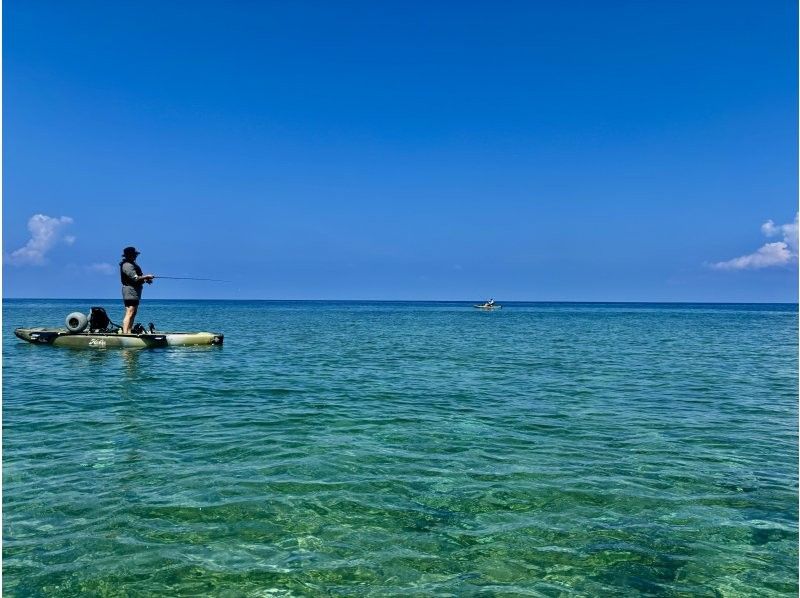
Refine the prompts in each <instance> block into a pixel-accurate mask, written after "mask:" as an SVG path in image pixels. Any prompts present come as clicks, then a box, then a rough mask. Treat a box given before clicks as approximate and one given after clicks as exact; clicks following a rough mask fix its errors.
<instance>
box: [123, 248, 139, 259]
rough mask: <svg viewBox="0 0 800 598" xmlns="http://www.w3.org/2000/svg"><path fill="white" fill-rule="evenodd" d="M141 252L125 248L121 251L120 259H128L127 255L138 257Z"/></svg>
mask: <svg viewBox="0 0 800 598" xmlns="http://www.w3.org/2000/svg"><path fill="white" fill-rule="evenodd" d="M140 253H141V252H139V251H136V247H126V248H125V249H123V250H122V257H128V256H129V255H134V256H136V255H139V254H140Z"/></svg>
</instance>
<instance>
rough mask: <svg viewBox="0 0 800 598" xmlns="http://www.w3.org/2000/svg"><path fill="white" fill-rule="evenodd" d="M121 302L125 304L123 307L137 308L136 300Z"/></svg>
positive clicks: (137, 301) (137, 302)
mask: <svg viewBox="0 0 800 598" xmlns="http://www.w3.org/2000/svg"><path fill="white" fill-rule="evenodd" d="M122 302H123V303H124V304H125V307H139V300H138V299H123V300H122Z"/></svg>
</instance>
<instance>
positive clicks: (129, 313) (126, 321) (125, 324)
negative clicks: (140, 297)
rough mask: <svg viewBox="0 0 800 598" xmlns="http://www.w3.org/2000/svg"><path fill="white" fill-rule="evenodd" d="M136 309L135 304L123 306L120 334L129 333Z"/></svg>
mask: <svg viewBox="0 0 800 598" xmlns="http://www.w3.org/2000/svg"><path fill="white" fill-rule="evenodd" d="M137 309H138V306H136V305H131V306H128V307H125V317H124V318H123V319H122V334H130V333H131V326H133V320H134V318H136V311H137Z"/></svg>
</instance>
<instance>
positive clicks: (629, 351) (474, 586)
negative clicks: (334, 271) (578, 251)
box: [3, 300, 798, 596]
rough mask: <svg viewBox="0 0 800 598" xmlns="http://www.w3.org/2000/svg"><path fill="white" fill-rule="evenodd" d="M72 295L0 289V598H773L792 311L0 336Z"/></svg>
mask: <svg viewBox="0 0 800 598" xmlns="http://www.w3.org/2000/svg"><path fill="white" fill-rule="evenodd" d="M92 304H97V303H96V302H90V301H67V302H64V301H45V300H37V301H23V300H16V301H8V300H7V301H5V303H4V309H3V317H4V321H3V325H4V327H3V334H4V337H3V340H4V343H3V358H4V360H3V374H4V376H3V464H4V467H3V540H4V546H3V557H4V558H3V589H4V593H5V594H6V595H9V596H37V595H58V596H78V595H108V596H120V595H129V596H146V595H164V596H178V595H193V596H202V595H221V596H317V595H329V596H387V595H417V596H431V595H437V596H465V595H466V596H468V595H481V596H522V595H530V596H602V595H612V594H613V595H620V596H651V595H652V596H655V595H658V596H685V595H699V596H753V595H758V596H779V595H796V594H797V591H798V587H797V576H798V568H797V563H798V550H797V542H798V529H797V520H798V500H797V497H798V485H797V476H798V470H797V454H798V444H797V432H798V429H797V427H798V423H797V422H798V419H797V416H798V413H797V407H798V399H797V383H798V379H797V367H798V364H797V352H798V345H797V325H798V320H797V316H798V314H797V309H796V307H795V306H791V305H652V304H650V305H647V304H642V305H635V304H506V305H505V307H504V308H503V309H502V310H501V311H497V312H482V311H478V310H475V309H472V308H471V307H469V306H468V305H467V304H458V303H327V302H189V301H174V302H168V301H146V302H145V303H144V304H143V307H142V309H141V314H140V315H141V318H140V319H141V321H142V322H143V323H145V324H146V323H147V322H149V321H153V322H155V323H156V324H157V326H158V327H159V328H163V329H174V330H198V329H199V330H211V331H221V332H224V333H225V346H224V347H222V348H214V347H210V348H195V349H159V350H150V351H146V350H143V351H130V350H129V351H124V350H107V351H104V350H91V351H90V350H85V351H79V350H69V349H59V348H53V347H42V346H34V345H29V344H26V343H23V342H22V341H18V340H17V339H15V338H14V337H13V334H12V331H13V328H14V327H16V326H24V325H27V326H32V325H61V324H62V322H63V319H64V316H65V315H66V314H67V313H68V312H70V311H73V310H74V309H82V310H84V311H86V310H87V308H88V307H89V305H92ZM100 304H102V303H100ZM106 304H107V306H108V307H110V308H112V309H111V316H112V319H114V320H115V321H119V319H121V314H118V313H115V312H121V308H120V306H119V305H116V304H115V303H112V302H106ZM115 316H116V317H115Z"/></svg>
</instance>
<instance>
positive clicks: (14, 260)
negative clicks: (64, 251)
mask: <svg viewBox="0 0 800 598" xmlns="http://www.w3.org/2000/svg"><path fill="white" fill-rule="evenodd" d="M70 224H72V218H70V217H69V216H62V217H61V218H52V217H50V216H45V215H44V214H34V215H33V216H31V218H30V220H28V231H29V232H30V233H31V238H30V239H29V240H28V242H27V243H26V244H25V246H24V247H20V248H19V249H16V250H15V251H13V252H11V254H10V255H9V256H7V257H6V261H7V262H8V263H9V264H12V265H15V266H22V265H28V264H29V265H33V266H41V265H43V264H44V263H45V262H46V259H45V258H46V256H47V252H48V251H50V250H51V249H52V248H53V247H54V246H55V245H56V244H57V243H58V242H59V241H63V242H66V243H67V244H69V245H71V244H72V243H74V242H75V237H73V236H71V235H69V236H65V235H64V234H63V230H64V228H65V227H66V226H68V225H70Z"/></svg>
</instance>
